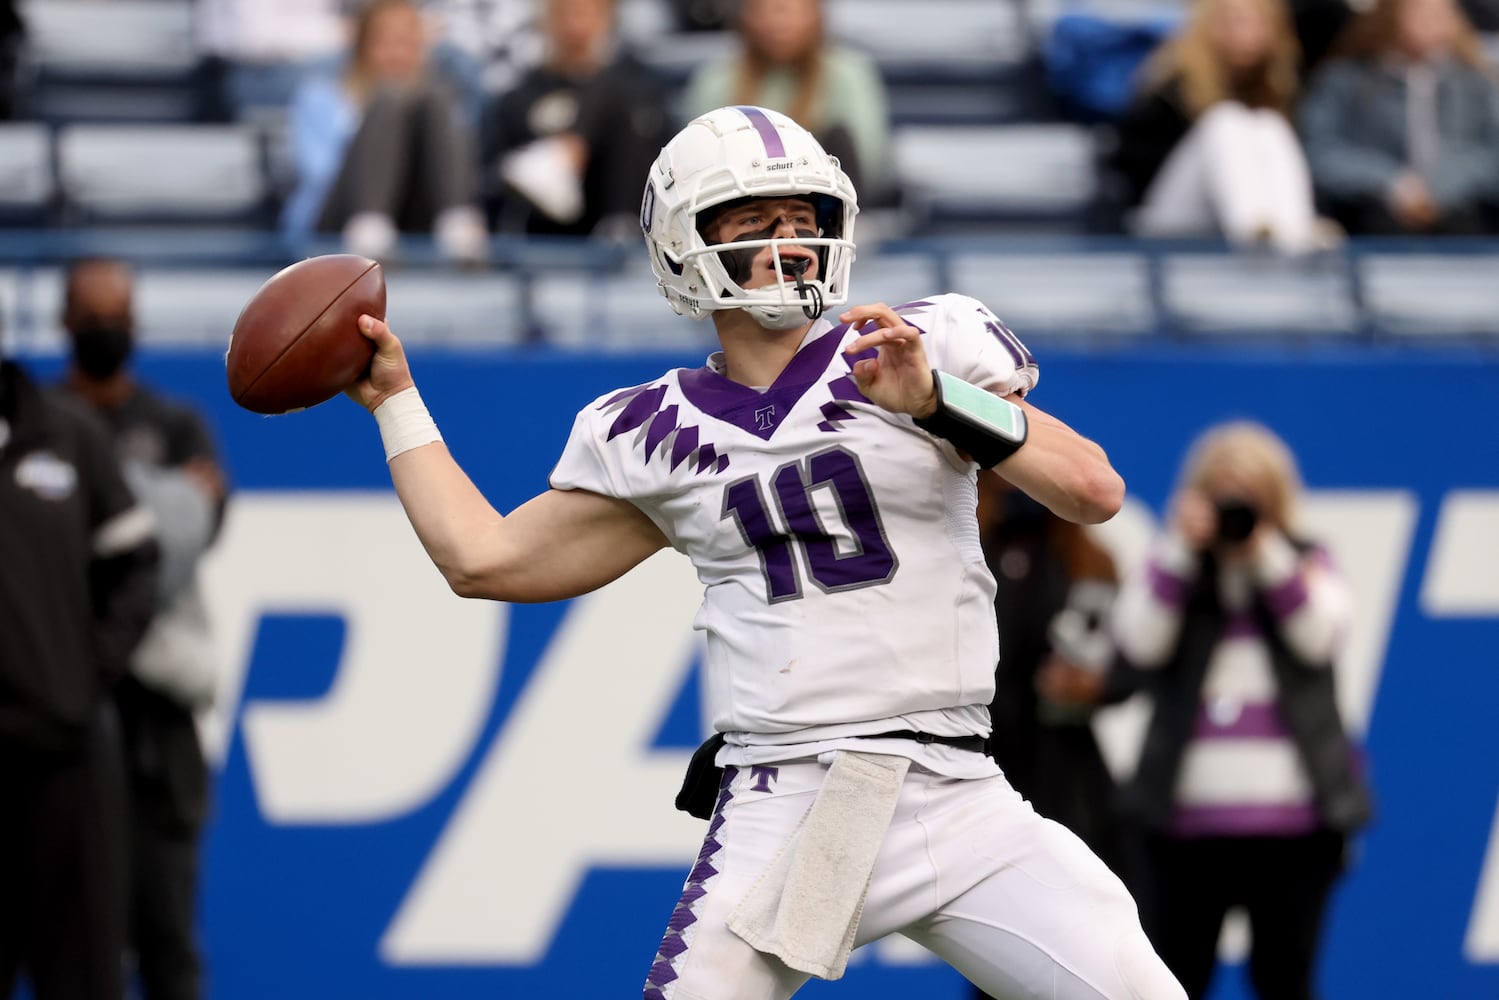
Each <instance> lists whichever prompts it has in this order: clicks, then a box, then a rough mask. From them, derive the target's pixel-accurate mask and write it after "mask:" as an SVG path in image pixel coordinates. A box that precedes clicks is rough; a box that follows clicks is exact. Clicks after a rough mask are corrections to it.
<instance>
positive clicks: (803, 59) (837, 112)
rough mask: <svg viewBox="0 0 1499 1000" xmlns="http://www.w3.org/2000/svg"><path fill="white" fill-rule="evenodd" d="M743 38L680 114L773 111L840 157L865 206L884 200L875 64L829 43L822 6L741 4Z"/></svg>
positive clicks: (698, 84)
mask: <svg viewBox="0 0 1499 1000" xmlns="http://www.w3.org/2000/svg"><path fill="white" fill-rule="evenodd" d="M738 33H739V43H740V44H739V50H738V51H737V52H735V53H733V54H731V55H729V56H727V57H725V58H723V59H719V60H715V61H711V62H708V63H705V64H704V65H702V66H700V67H698V69H697V71H696V72H695V73H694V74H693V75H692V78H691V79H690V80H689V81H688V85H687V92H686V94H685V95H684V97H683V106H682V112H683V116H684V117H685V118H687V119H692V118H695V117H697V116H698V115H701V114H705V113H707V112H709V111H711V110H713V109H714V108H719V107H724V106H726V105H737V104H753V105H756V106H758V107H764V108H773V109H775V110H776V111H779V112H781V113H782V114H784V115H787V116H788V117H790V118H791V119H792V120H793V121H795V122H797V123H798V124H799V125H801V126H802V127H803V128H805V129H807V131H809V132H811V133H812V134H813V135H815V136H816V137H817V139H818V141H820V142H821V143H822V145H823V148H824V149H826V150H827V151H828V152H829V153H832V154H833V155H834V156H836V157H838V159H839V160H840V161H841V162H842V164H843V169H844V170H845V171H846V172H847V173H848V175H849V177H850V178H851V179H852V180H853V182H854V187H855V188H857V189H858V190H859V192H860V200H861V202H862V203H865V204H871V203H877V202H879V201H880V200H881V199H882V197H883V196H885V195H886V194H887V193H888V183H887V180H886V178H887V175H888V164H887V160H888V157H889V149H890V108H889V103H888V101H887V98H886V95H885V83H884V80H883V79H882V78H881V77H880V71H879V67H878V66H876V65H875V62H874V60H873V59H871V58H870V57H869V56H867V55H865V54H864V53H862V52H856V51H854V50H852V49H848V48H845V47H843V46H840V45H835V44H831V43H829V42H828V41H827V39H826V36H825V22H824V17H823V9H822V0H743V2H742V3H741V4H740V5H739V18H738Z"/></svg>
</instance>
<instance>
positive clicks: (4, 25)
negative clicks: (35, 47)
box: [0, 0, 26, 121]
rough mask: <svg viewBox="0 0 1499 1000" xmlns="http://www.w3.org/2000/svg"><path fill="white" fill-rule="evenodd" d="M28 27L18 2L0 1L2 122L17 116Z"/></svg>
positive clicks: (0, 97)
mask: <svg viewBox="0 0 1499 1000" xmlns="http://www.w3.org/2000/svg"><path fill="white" fill-rule="evenodd" d="M25 38H26V26H25V24H24V23H23V22H22V21H21V12H20V11H19V10H18V9H16V0H0V121H8V120H10V119H11V118H14V117H16V115H17V111H18V108H17V103H18V101H17V98H18V91H19V89H20V81H19V80H18V79H17V78H16V72H17V65H18V63H19V61H20V54H21V45H22V43H23V42H24V41H25Z"/></svg>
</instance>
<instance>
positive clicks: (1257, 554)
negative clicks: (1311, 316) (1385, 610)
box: [1112, 423, 1370, 1000]
mask: <svg viewBox="0 0 1499 1000" xmlns="http://www.w3.org/2000/svg"><path fill="white" fill-rule="evenodd" d="M1299 493H1300V483H1299V477H1298V474H1297V470H1296V463H1295V459H1294V458H1293V457H1292V455H1291V452H1290V450H1289V449H1288V448H1287V447H1286V445H1285V443H1284V442H1283V441H1281V440H1280V439H1279V438H1278V437H1276V436H1275V435H1274V434H1273V433H1272V432H1271V431H1269V430H1267V429H1266V428H1264V427H1262V426H1260V425H1258V424H1252V423H1229V424H1223V425H1219V426H1216V427H1212V428H1209V429H1208V430H1207V431H1206V432H1205V433H1204V434H1203V435H1202V436H1201V437H1200V438H1199V439H1198V440H1197V442H1196V443H1195V444H1194V445H1193V447H1192V449H1191V451H1190V452H1189V454H1188V456H1187V460H1186V462H1185V464H1184V466H1183V470H1182V474H1181V480H1180V485H1179V488H1178V490H1177V493H1176V496H1175V497H1174V498H1173V499H1172V503H1171V512H1170V514H1169V516H1168V519H1167V526H1166V529H1165V531H1164V532H1163V533H1162V535H1161V536H1160V537H1159V538H1158V539H1157V540H1156V542H1155V544H1154V545H1153V546H1152V550H1151V556H1150V559H1149V560H1148V561H1147V565H1145V566H1144V567H1142V569H1141V571H1140V572H1139V573H1138V574H1136V575H1135V576H1134V577H1133V578H1132V579H1130V580H1128V581H1127V582H1126V584H1125V586H1124V587H1123V589H1122V590H1121V593H1120V596H1119V598H1118V601H1117V602H1116V604H1115V607H1114V616H1113V626H1112V631H1113V634H1114V638H1115V642H1116V644H1117V646H1118V650H1119V653H1120V656H1121V658H1122V660H1123V661H1124V664H1125V665H1126V666H1127V667H1130V668H1133V669H1134V670H1136V671H1138V672H1139V675H1140V676H1141V677H1142V678H1144V680H1145V684H1146V686H1147V688H1148V689H1149V690H1150V691H1151V692H1152V694H1153V695H1154V700H1155V711H1154V715H1153V717H1152V720H1151V723H1150V727H1149V729H1148V731H1147V734H1146V737H1145V743H1144V747H1143V750H1142V752H1141V756H1140V763H1139V767H1138V769H1137V771H1136V774H1135V776H1134V779H1133V781H1132V782H1131V783H1130V785H1129V786H1128V787H1127V789H1126V795H1125V806H1126V809H1127V811H1128V813H1129V814H1130V815H1131V817H1132V818H1133V819H1134V820H1136V821H1137V822H1138V823H1139V824H1140V825H1141V827H1142V828H1143V830H1144V831H1145V855H1146V872H1145V873H1144V875H1143V876H1142V877H1143V878H1144V880H1145V883H1146V884H1145V885H1143V886H1140V887H1139V888H1140V890H1141V895H1142V896H1143V897H1144V901H1145V903H1146V910H1147V913H1146V915H1145V916H1146V920H1145V924H1146V929H1147V931H1149V932H1150V933H1151V935H1152V938H1153V942H1154V944H1155V945H1156V948H1157V950H1158V951H1159V952H1160V954H1161V957H1162V958H1163V959H1165V961H1166V964H1167V965H1168V966H1170V967H1171V970H1172V972H1174V973H1176V975H1177V977H1178V978H1179V979H1180V980H1181V982H1182V984H1183V985H1184V986H1185V987H1186V989H1187V993H1188V994H1189V995H1190V996H1192V997H1201V996H1203V995H1205V994H1206V993H1207V990H1208V985H1209V982H1210V980H1211V978H1212V974H1213V968H1214V961H1215V955H1216V946H1217V942H1218V936H1219V933H1220V930H1221V927H1222V923H1223V918H1224V916H1225V914H1226V913H1227V911H1228V910H1229V908H1230V907H1234V906H1242V907H1244V908H1245V909H1246V910H1247V911H1248V915H1249V920H1250V924H1251V928H1252V934H1253V947H1252V951H1251V954H1250V959H1249V973H1250V979H1251V981H1252V982H1253V984H1254V987H1255V991H1256V993H1257V994H1258V995H1259V997H1260V998H1261V1000H1310V998H1311V997H1312V996H1313V995H1314V990H1313V984H1312V979H1313V972H1314V969H1315V964H1316V962H1315V959H1316V952H1317V942H1318V939H1319V937H1320V932H1321V924H1322V915H1323V912H1324V910H1325V909H1326V904H1327V900H1328V897H1329V894H1330V892H1331V890H1332V887H1333V885H1334V883H1335V882H1336V880H1337V878H1338V876H1339V875H1340V873H1341V872H1342V870H1343V856H1344V848H1345V846H1346V841H1347V837H1348V835H1349V834H1351V833H1352V832H1353V831H1354V830H1356V829H1357V828H1359V827H1360V826H1362V825H1363V824H1364V823H1365V822H1366V821H1367V820H1368V818H1369V812H1370V804H1369V797H1368V794H1367V792H1366V790H1365V788H1364V786H1363V784H1362V780H1361V776H1360V768H1359V767H1358V765H1357V763H1356V761H1355V759H1354V753H1353V750H1352V747H1351V746H1350V744H1349V742H1348V740H1347V738H1346V736H1345V734H1344V731H1343V726H1342V723H1341V721H1340V719H1339V717H1338V710H1337V704H1336V699H1335V697H1334V687H1333V685H1334V670H1333V664H1334V662H1335V660H1336V659H1337V656H1338V654H1339V651H1340V648H1341V645H1342V643H1343V640H1344V639H1345V637H1346V635H1347V632H1348V624H1349V620H1350V618H1351V612H1352V608H1351V606H1350V599H1349V594H1348V590H1347V588H1346V587H1345V585H1344V583H1343V581H1342V580H1341V579H1340V578H1339V576H1338V574H1337V572H1336V570H1335V569H1334V567H1333V565H1332V562H1331V560H1330V559H1329V557H1328V554H1327V552H1326V551H1325V550H1323V549H1322V548H1321V547H1320V546H1318V545H1316V544H1314V543H1311V542H1308V541H1306V540H1303V539H1302V538H1300V537H1299V536H1298V535H1297V534H1296V533H1295V530H1294V524H1295V509H1294V508H1295V505H1296V502H1297V499H1298V496H1299Z"/></svg>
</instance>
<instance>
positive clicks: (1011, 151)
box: [0, 0, 1499, 350]
mask: <svg viewBox="0 0 1499 1000" xmlns="http://www.w3.org/2000/svg"><path fill="white" fill-rule="evenodd" d="M1181 3H1182V0H1161V2H1154V3H1153V2H1150V0H922V2H921V3H920V4H919V16H913V15H914V13H915V12H914V11H913V5H912V4H910V3H908V2H907V0H827V9H828V16H829V21H830V27H831V32H832V34H833V35H834V36H836V37H838V38H839V39H841V40H844V41H846V42H848V43H850V44H855V45H858V46H860V47H862V48H863V49H865V50H866V51H868V52H870V53H872V54H873V55H874V56H875V57H876V58H877V59H878V61H879V65H880V67H881V70H882V72H883V73H884V74H885V77H886V80H887V82H888V85H889V90H890V101H891V110H892V116H893V125H894V131H893V150H892V162H893V163H894V167H895V174H896V182H897V184H898V185H899V187H900V189H901V193H902V197H901V199H900V204H899V206H898V208H897V209H894V210H891V211H890V212H889V213H887V214H888V216H889V217H881V215H880V214H879V213H875V214H873V215H872V216H871V217H870V218H869V219H868V221H867V222H865V221H862V220H861V226H862V227H863V230H862V231H863V232H864V233H865V235H864V236H863V237H862V238H861V246H860V263H859V265H858V267H857V269H856V272H855V275H856V284H855V289H854V293H855V296H858V295H859V294H860V292H861V289H867V290H868V291H867V292H866V293H865V294H868V295H875V296H879V297H883V298H885V299H888V300H892V301H894V300H899V299H900V298H901V296H907V297H911V298H914V297H917V296H919V295H922V294H929V293H930V292H931V291H932V289H934V288H944V287H945V288H951V289H953V290H956V291H960V292H966V293H969V294H974V295H978V296H980V297H982V298H984V299H985V300H986V301H989V302H991V303H993V304H994V306H995V307H996V308H997V309H999V310H1000V311H1001V312H1002V313H1003V314H1004V315H1005V317H1006V319H1007V320H1008V321H1009V322H1010V323H1011V325H1013V326H1014V327H1015V328H1016V329H1017V330H1023V331H1026V332H1027V334H1028V335H1029V336H1038V335H1039V336H1043V337H1044V336H1049V335H1057V336H1068V337H1074V338H1087V339H1088V340H1090V341H1095V342H1104V343H1107V342H1112V341H1116V340H1120V339H1121V338H1133V337H1140V336H1147V335H1166V336H1179V335H1213V336H1217V335H1225V336H1232V335H1236V334H1250V335H1271V334H1274V335H1282V336H1286V335H1289V336H1313V337H1330V338H1334V339H1341V340H1358V339H1363V340H1367V339H1371V338H1373V339H1377V338H1388V337H1400V336H1426V335H1438V336H1445V337H1460V338H1468V339H1471V338H1473V337H1480V338H1481V337H1488V338H1495V337H1499V281H1494V280H1493V275H1494V274H1495V273H1496V271H1495V266H1496V264H1499V245H1496V244H1493V243H1486V242H1484V241H1466V240H1457V241H1451V240H1448V241H1440V242H1437V241H1433V242H1429V243H1421V244H1412V243H1400V242H1395V243H1380V242H1368V241H1357V240H1355V241H1350V243H1349V244H1348V245H1347V246H1345V247H1343V248H1341V249H1338V250H1334V251H1331V252H1328V253H1326V254H1322V255H1318V256H1317V257H1315V258H1314V259H1311V260H1301V261H1286V260H1281V259H1277V258H1275V257H1273V256H1271V255H1268V254H1266V255H1262V256H1253V257H1250V258H1248V259H1246V258H1245V257H1244V256H1242V255H1239V254H1232V253H1230V252H1228V251H1227V250H1226V249H1225V248H1223V247H1221V246H1218V245H1193V244H1181V243H1160V242H1151V243H1144V242H1139V241H1133V240H1129V239H1124V238H1119V237H1099V236H1094V235H1089V234H1090V232H1091V231H1092V230H1093V228H1094V226H1093V224H1092V223H1093V217H1094V215H1093V213H1094V212H1095V210H1096V208H1097V202H1098V199H1099V197H1100V191H1099V186H1100V185H1099V182H1098V163H1099V148H1098V147H1099V142H1100V138H1099V133H1098V132H1097V130H1096V127H1095V126H1091V125H1088V124H1081V123H1078V122H1076V121H1070V120H1066V119H1065V118H1064V117H1062V116H1061V115H1059V114H1058V113H1057V112H1056V109H1055V108H1054V107H1053V106H1052V104H1051V102H1050V99H1049V97H1048V95H1047V92H1046V87H1045V85H1044V82H1043V81H1042V79H1041V74H1040V70H1039V69H1038V59H1037V53H1038V46H1039V44H1040V41H1039V40H1040V39H1042V38H1044V37H1045V34H1046V31H1047V28H1048V25H1049V24H1050V23H1051V22H1052V20H1053V19H1054V18H1055V17H1056V16H1057V15H1058V13H1059V11H1061V10H1062V9H1064V8H1065V9H1066V10H1068V11H1077V10H1079V9H1093V10H1097V11H1105V12H1107V11H1115V12H1118V13H1119V14H1120V16H1145V15H1146V14H1160V13H1161V12H1162V11H1163V10H1164V11H1167V12H1168V13H1169V12H1170V11H1171V10H1180V8H1181ZM19 6H20V9H21V11H22V13H23V16H24V17H25V19H26V21H27V24H28V28H29V38H28V48H27V51H26V54H25V60H24V63H23V74H22V97H23V105H22V107H23V118H22V120H18V121H13V122H5V123H0V328H3V329H7V330H9V331H11V334H12V335H13V336H15V337H18V338H19V339H20V343H21V344H22V345H23V346H28V345H29V346H31V347H33V348H36V349H40V350H47V349H50V347H52V346H55V344H56V342H57V341H56V337H57V331H56V329H55V317H56V315H57V308H56V304H57V301H58V294H59V288H58V270H57V265H58V263H59V262H61V261H63V260H65V259H67V258H68V257H69V256H71V255H76V254H79V253H86V252H92V251H95V250H106V249H107V250H108V251H109V252H111V253H123V254H125V255H127V256H132V255H133V256H136V257H137V258H138V259H140V260H142V261H144V262H150V263H152V264H153V266H152V267H151V268H150V269H149V271H148V272H147V273H145V274H143V276H142V284H141V293H140V294H141V310H142V324H141V325H142V328H143V330H145V331H147V336H149V337H150V338H152V339H156V340H161V341H163V342H167V343H177V344H208V343H220V342H222V339H223V337H224V336H225V333H226V331H227V330H228V329H229V328H231V327H232V324H233V319H234V316H235V315H236V314H237V311H238V309H239V307H240V306H241V305H242V304H243V302H244V301H245V299H246V298H247V297H248V295H249V294H250V292H252V291H253V290H254V288H255V287H256V286H257V285H258V284H259V282H260V281H261V280H263V279H264V277H265V276H266V274H268V273H269V269H270V268H272V267H274V266H280V265H281V264H284V263H286V262H288V261H290V260H295V259H297V258H298V257H300V256H304V255H305V254H307V253H312V252H322V250H332V249H336V248H335V247H333V246H327V247H323V248H319V247H318V246H296V247H290V246H287V245H285V244H284V243H283V242H282V241H281V239H280V238H279V237H278V236H277V235H276V234H275V233H274V231H273V228H272V220H273V219H274V213H275V209H276V206H277V202H278V199H279V198H280V197H281V196H282V195H283V194H284V186H283V185H282V184H281V179H280V177H279V175H278V163H279V162H280V157H281V155H282V153H281V143H282V136H281V135H280V134H279V132H278V129H279V124H278V122H277V121H276V119H275V117H274V116H269V117H264V118H261V117H257V118H256V119H255V120H253V121H246V122H239V123H230V124H201V123H197V122H196V121H195V120H194V118H195V114H196V110H195V109H196V107H197V104H196V102H197V101H198V99H199V94H198V87H199V79H198V76H197V73H198V53H197V51H196V48H195V45H196V43H195V37H194V26H193V18H194V4H193V3H192V2H191V0H22V2H21V3H20V4H19ZM619 16H620V31H621V34H622V36H623V37H624V38H625V39H626V40H627V41H628V42H629V43H630V44H631V45H632V46H634V47H635V49H636V50H637V51H638V52H639V53H640V54H641V55H642V56H643V58H644V59H645V60H646V61H647V62H648V64H649V65H651V66H652V67H654V68H655V70H656V71H658V72H659V73H660V74H661V75H662V77H663V79H666V80H668V81H671V82H674V83H679V82H681V81H682V80H684V79H685V78H686V76H687V74H688V73H689V72H690V70H691V69H692V67H694V66H696V65H697V64H699V62H700V61H701V60H703V59H705V58H708V57H710V56H712V55H714V54H715V53H718V52H721V51H722V50H723V49H724V47H725V46H726V45H728V44H729V39H728V38H727V37H726V35H725V34H724V33H721V32H685V31H678V30H676V29H675V28H674V22H673V21H672V17H671V13H670V10H669V6H668V4H667V3H666V2H665V0H619ZM402 264H403V265H404V267H402V268H397V269H393V271H392V276H391V283H392V286H393V290H392V297H391V302H392V319H393V321H394V322H396V323H398V324H399V326H400V328H401V329H402V330H403V332H404V333H405V334H406V335H407V336H414V337H417V338H422V339H424V340H425V341H427V342H431V343H446V344H451V345H455V346H457V345H463V344H481V343H482V344H496V343H533V342H538V341H541V340H546V341H548V342H551V343H555V344H559V345H563V346H567V345H582V344H584V343H587V344H589V345H590V346H593V347H598V346H601V345H603V346H609V347H613V348H618V349H637V348H642V347H676V346H680V345H684V344H696V343H703V344H706V343H707V342H708V338H709V328H708V327H707V326H706V325H702V324H692V323H690V322H688V321H675V320H673V317H672V316H671V314H670V312H669V311H668V310H667V309H666V308H664V306H663V305H662V303H661V301H660V298H659V294H658V293H657V292H656V290H655V288H654V286H653V282H652V280H651V278H650V277H649V273H648V271H647V270H646V268H645V265H644V259H643V256H642V255H639V254H637V253H634V252H632V249H631V248H627V247H620V246H616V245H611V244H602V243H601V244H596V245H588V246H574V245H568V246H553V245H550V244H545V243H543V244H535V243H532V244H526V243H519V242H514V241H512V240H510V239H509V238H497V239H496V241H495V253H494V255H493V259H492V260H491V263H490V266H489V268H488V269H487V270H486V271H484V272H483V273H482V276H481V275H476V274H473V273H460V272H453V273H447V272H445V271H444V270H442V269H441V268H439V267H437V266H436V264H437V261H436V260H435V258H433V257H431V256H430V245H429V244H428V243H426V242H424V241H421V240H409V241H407V242H406V243H405V244H403V249H402ZM428 265H431V266H428ZM481 277H482V280H480V278H481ZM580 292H582V293H586V294H580Z"/></svg>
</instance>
